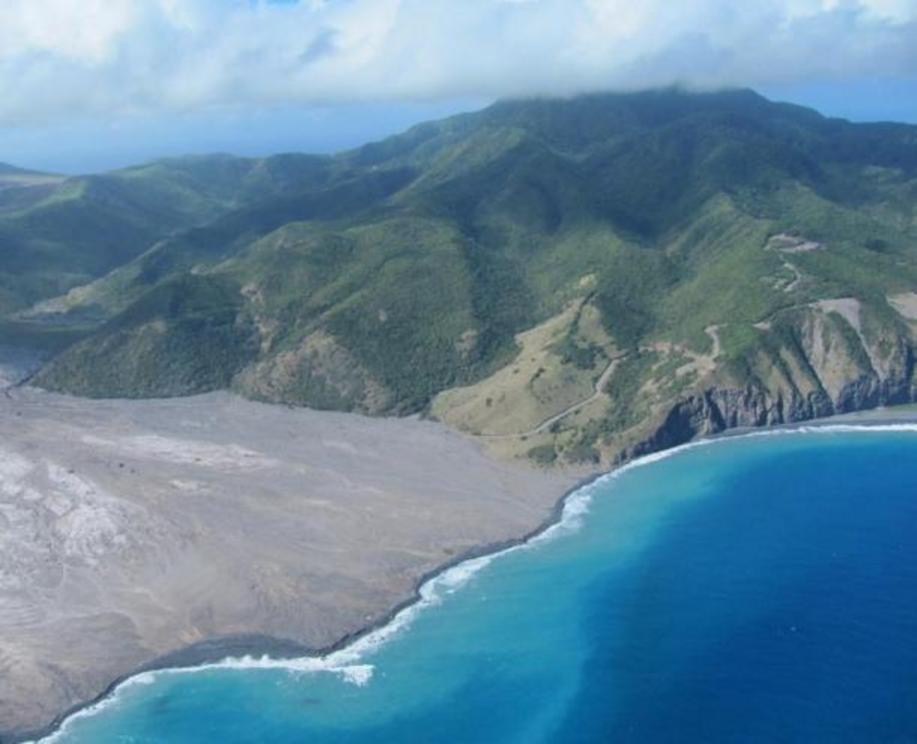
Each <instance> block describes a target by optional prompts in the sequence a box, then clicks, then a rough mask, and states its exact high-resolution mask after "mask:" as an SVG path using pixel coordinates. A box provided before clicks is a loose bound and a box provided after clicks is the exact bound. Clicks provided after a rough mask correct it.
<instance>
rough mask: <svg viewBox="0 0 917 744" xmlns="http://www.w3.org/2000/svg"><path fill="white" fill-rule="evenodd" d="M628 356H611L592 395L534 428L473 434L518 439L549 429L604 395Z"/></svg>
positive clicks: (490, 437)
mask: <svg viewBox="0 0 917 744" xmlns="http://www.w3.org/2000/svg"><path fill="white" fill-rule="evenodd" d="M628 356H630V352H626V353H624V354H619V355H618V356H616V357H613V358H612V359H611V361H610V362H609V363H608V366H607V367H605V369H604V371H603V372H602V374H601V375H599V378H598V379H597V380H596V381H595V385H594V386H593V393H592V395H590V396H589V397H588V398H583V400H581V401H578V402H577V403H574V404H573V405H571V406H567V407H566V408H565V409H564V410H562V411H561V412H560V413H555V414H554V415H553V416H550V417H549V418H546V419H545V420H544V421H542V422H541V423H540V424H538V425H537V426H536V427H535V428H533V429H529V430H528V431H519V432H514V433H512V434H477V435H475V436H477V438H478V439H520V438H522V437H531V436H535V435H536V434H543V433H544V432H546V431H547V430H548V429H550V428H551V426H552V425H553V424H555V423H557V422H558V421H560V420H561V419H564V418H566V417H567V416H569V415H570V414H573V413H576V412H577V411H579V410H580V409H582V408H584V407H585V406H587V405H589V404H590V403H591V402H592V401H594V400H595V399H596V398H598V397H599V396H600V395H604V390H605V386H606V385H607V384H608V381H609V380H610V379H611V376H612V375H613V374H614V371H615V369H616V368H617V366H618V363H619V362H621V361H622V360H623V359H626V358H627V357H628Z"/></svg>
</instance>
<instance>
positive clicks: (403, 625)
mask: <svg viewBox="0 0 917 744" xmlns="http://www.w3.org/2000/svg"><path fill="white" fill-rule="evenodd" d="M894 432H901V433H905V432H909V433H917V423H913V424H911V423H887V424H865V423H864V424H825V425H801V426H794V427H793V428H786V429H762V430H756V431H750V432H745V433H742V434H736V435H733V436H727V437H720V438H715V439H701V440H698V441H695V442H688V443H687V444H682V445H679V446H677V447H672V448H671V449H667V450H663V451H661V452H653V453H651V454H648V455H644V456H643V457H639V458H637V459H636V460H632V461H631V462H629V463H627V464H625V465H622V466H621V467H619V468H616V469H615V470H612V471H610V472H609V473H606V474H605V475H602V476H600V477H598V478H596V479H595V480H593V481H591V482H590V483H588V484H587V485H585V486H583V487H582V488H579V489H577V490H576V491H573V492H572V493H570V494H569V495H568V496H567V498H566V499H565V501H564V505H563V508H562V509H561V514H560V517H559V519H558V520H557V521H556V522H554V523H553V524H551V525H550V526H548V527H547V528H546V529H544V530H542V531H541V532H539V533H538V534H537V535H535V536H533V537H531V538H530V539H529V540H527V541H525V542H522V543H518V544H516V545H513V546H511V547H508V548H505V549H503V550H500V551H497V552H494V553H490V554H488V555H484V556H480V557H477V558H469V559H468V560H466V561H462V562H461V563H458V564H456V565H454V566H450V567H449V568H447V569H445V570H443V571H442V572H441V573H439V574H437V575H435V576H433V577H431V578H430V579H428V580H427V581H426V582H424V583H423V584H422V585H421V586H420V588H419V589H418V596H419V598H418V600H417V601H416V602H414V603H413V604H410V605H408V606H407V607H405V608H404V609H402V610H401V611H399V612H398V613H397V614H396V615H395V616H394V617H393V618H392V619H391V620H390V621H389V622H388V623H386V624H385V625H382V626H379V627H378V628H375V629H373V630H371V631H369V632H368V633H366V634H364V635H362V636H360V637H359V638H357V639H356V640H354V641H353V642H352V643H350V644H348V645H347V646H344V647H343V648H341V649H338V650H337V651H333V652H331V653H329V654H326V655H325V656H304V657H299V658H294V659H273V658H271V657H269V656H261V657H254V656H244V657H241V658H240V657H231V658H226V659H223V660H222V661H217V662H212V663H208V664H201V665H199V666H194V667H182V668H168V669H159V670H155V671H149V672H142V673H140V674H136V675H134V676H132V677H129V678H127V679H126V680H124V681H123V682H121V683H120V684H119V685H118V686H117V687H115V689H114V690H113V691H112V693H111V694H110V695H109V696H107V697H106V698H104V699H103V700H100V701H99V702H97V703H94V704H93V705H91V706H88V707H86V708H82V709H80V710H78V711H76V712H75V713H74V714H73V715H71V716H70V717H68V718H67V719H66V720H65V721H64V723H63V724H62V725H61V727H60V728H59V729H58V730H57V731H56V732H54V733H52V734H50V735H49V736H47V737H45V738H43V739H41V740H40V741H38V742H29V743H27V744H54V743H55V742H59V741H61V740H62V738H63V737H64V736H65V735H66V733H67V731H68V730H69V728H70V726H71V724H72V723H73V722H75V721H77V720H79V719H81V718H88V717H91V716H94V715H97V714H98V713H100V712H101V711H103V710H105V709H107V708H109V707H111V706H113V705H116V704H117V703H118V700H119V697H120V696H121V695H122V694H123V693H124V692H126V691H127V690H129V689H130V688H131V687H133V686H135V685H148V684H152V683H153V682H155V680H156V678H157V677H158V676H164V675H177V674H196V673H200V672H205V671H209V670H215V669H234V670H245V669H265V670H267V669H278V670H286V671H290V672H293V673H305V674H314V673H330V674H336V675H338V676H340V677H341V678H342V679H343V680H344V681H346V682H348V683H350V684H354V685H357V686H364V685H367V684H369V683H370V681H371V680H372V676H373V672H374V671H375V667H374V666H373V665H372V664H368V663H365V662H366V659H367V657H370V656H372V654H373V653H375V652H376V651H377V650H378V649H380V648H381V647H382V646H384V645H385V644H386V643H388V642H389V641H390V640H392V639H393V638H394V637H395V636H397V635H399V634H400V633H401V632H402V631H404V630H405V629H407V628H408V627H409V626H410V625H411V623H412V622H413V621H414V619H415V618H416V617H417V616H418V615H419V614H420V613H421V612H423V611H424V610H426V609H427V608H429V607H433V606H435V605H438V604H440V603H441V602H442V600H443V599H444V598H445V597H446V596H448V595H450V594H453V593H454V592H456V591H458V590H459V589H461V588H462V587H463V586H465V585H466V584H467V583H468V582H469V581H471V579H472V578H474V576H475V575H476V574H478V573H479V572H480V571H481V570H483V569H484V568H486V567H487V566H488V565H490V564H491V563H492V562H493V561H495V560H496V559H498V558H500V557H502V556H505V555H508V554H510V553H514V552H516V551H520V550H529V549H532V548H534V547H538V546H540V545H543V544H545V543H547V542H549V541H551V540H554V539H556V538H558V537H560V536H563V535H566V534H570V533H573V532H576V530H577V529H579V527H580V526H581V525H582V522H583V519H584V517H585V515H586V514H588V512H589V507H590V505H591V503H592V500H593V497H594V494H595V492H596V490H597V489H599V488H601V487H602V486H604V485H607V484H608V483H609V482H611V481H613V480H616V479H617V478H620V477H621V476H622V475H623V474H624V473H627V472H629V471H631V470H634V469H636V468H641V467H644V466H646V465H651V464H653V463H656V462H660V461H661V460H665V459H668V458H670V457H674V456H676V455H679V454H682V453H684V452H686V451H688V450H692V449H695V448H698V447H707V446H710V445H714V444H720V443H723V442H729V441H737V440H742V439H750V438H756V437H774V436H778V437H779V436H788V435H799V434H823V435H830V434H850V433H894Z"/></svg>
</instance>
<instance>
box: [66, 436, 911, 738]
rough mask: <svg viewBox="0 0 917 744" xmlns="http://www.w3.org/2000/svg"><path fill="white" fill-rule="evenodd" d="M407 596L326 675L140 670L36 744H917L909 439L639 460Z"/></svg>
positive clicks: (740, 446) (714, 450)
mask: <svg viewBox="0 0 917 744" xmlns="http://www.w3.org/2000/svg"><path fill="white" fill-rule="evenodd" d="M422 594H423V599H422V600H421V602H420V603H419V604H417V605H415V606H414V607H412V608H410V609H408V610H406V611H403V612H402V613H401V614H400V615H399V616H398V617H397V618H396V619H395V620H394V621H393V622H392V623H391V624H390V625H389V626H387V627H385V628H380V629H377V630H376V631H374V632H372V633H370V634H369V635H367V636H365V637H364V638H362V639H361V640H359V641H357V642H356V643H355V644H354V645H352V646H351V647H349V648H346V649H343V650H342V651H339V652H337V653H335V654H333V655H331V656H329V657H327V658H324V659H302V660H295V661H291V662H274V661H271V660H268V659H245V660H231V661H228V662H225V663H222V664H218V665H211V666H209V667H205V668H200V669H196V670H190V671H188V670H184V671H181V670H172V671H163V672H158V673H151V674H143V675H140V676H139V677H136V678H133V679H132V680H130V681H128V682H127V683H126V684H123V685H122V686H121V687H119V688H118V689H117V691H116V692H115V693H114V694H113V695H112V696H111V697H109V698H108V699H106V700H105V701H103V702H102V703H101V704H99V705H96V706H94V707H93V708H91V709H88V710H86V711H84V712H82V713H80V714H78V715H76V716H74V717H72V718H71V719H70V720H69V721H68V722H67V723H66V724H65V726H64V727H63V729H62V730H60V731H59V732H58V733H57V734H55V735H54V736H53V737H52V739H53V741H54V742H56V743H57V744H106V743H108V742H112V743H115V742H120V743H128V742H132V743H137V744H140V743H152V742H156V743H163V744H165V743H168V744H183V743H185V742H195V743H198V742H221V743H224V742H225V743H228V744H232V743H235V742H239V743H242V742H246V743H248V742H272V743H277V744H283V743H287V742H289V743H291V744H292V743H293V742H296V743H297V744H300V743H310V744H311V743H316V744H319V743H320V744H325V743H329V744H330V743H332V742H333V743H335V744H343V743H345V742H348V743H349V742H385V743H386V744H388V743H392V742H450V743H459V742H487V743H491V742H494V743H502V742H507V743H510V742H512V743H515V742H525V743H526V744H528V743H531V742H560V743H561V744H566V743H568V742H569V743H573V742H576V743H577V744H579V743H586V742H639V743H640V744H645V743H652V742H912V741H913V742H917V428H915V427H906V426H902V427H900V428H899V429H898V430H895V429H894V427H886V428H885V429H884V430H881V431H879V430H872V431H868V432H867V431H862V430H857V429H855V428H853V427H849V428H847V427H831V428H828V429H822V430H806V431H803V432H796V433H777V434H773V433H770V434H761V435H753V436H748V437H736V438H727V439H723V440H720V441H717V442H715V443H712V444H704V445H701V446H688V447H685V448H682V449H680V450H678V451H675V452H673V453H668V454H667V455H665V456H662V457H659V456H656V457H651V458H648V459H647V460H645V461H643V462H641V463H638V464H637V465H636V466H629V467H627V468H624V469H622V470H619V471H617V472H616V473H614V474H611V475H609V476H606V477H604V478H601V479H599V480H597V481H595V482H594V483H592V484H590V485H589V486H586V487H584V488H582V489H581V490H579V491H577V492H576V493H574V494H573V495H572V496H571V497H570V498H569V499H568V502H567V507H566V509H565V512H564V517H563V520H562V521H561V522H560V523H559V524H558V525H557V526H555V527H553V528H551V529H549V530H548V531H547V532H546V533H544V534H542V535H541V536H540V537H538V538H536V539H534V540H533V541H532V542H531V543H529V544H528V545H525V546H520V547H517V548H515V549H511V550H509V551H506V552H504V553H502V554H500V555H497V556H495V557H490V558H483V559H478V560H475V561H471V562H469V563H466V564H462V565H460V566H457V567H454V568H452V569H450V570H448V571H446V572H445V573H444V574H442V575H440V576H439V577H437V578H436V579H434V580H432V581H431V582H429V583H428V584H427V585H425V586H424V587H423V592H422ZM49 741H50V740H49Z"/></svg>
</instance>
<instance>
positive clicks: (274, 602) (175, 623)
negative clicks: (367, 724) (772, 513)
mask: <svg viewBox="0 0 917 744" xmlns="http://www.w3.org/2000/svg"><path fill="white" fill-rule="evenodd" d="M7 392H8V395H7V396H5V397H4V398H3V399H2V400H0V450H2V452H0V523H2V525H3V529H2V532H0V534H2V537H0V669H2V674H0V731H2V740H3V741H7V740H18V739H22V738H31V737H34V736H35V735H36V734H40V733H41V732H42V731H46V730H48V729H49V727H53V725H54V724H55V722H56V721H58V720H60V718H61V717H62V716H63V715H65V714H66V713H67V712H68V711H71V710H73V709H75V708H77V707H79V706H82V705H85V704H86V703H89V702H91V701H92V700H94V699H96V698H98V697H99V696H100V695H103V694H104V693H105V691H106V690H108V689H110V688H111V686H112V685H113V684H114V683H116V682H117V681H118V680H120V679H123V678H124V677H125V676H127V675H129V674H131V673H133V672H135V671H137V670H140V669H143V668H147V667H150V666H151V665H152V666H174V665H187V664H196V663H201V662H203V661H214V660H217V659H221V658H224V657H226V656H239V655H244V654H249V653H252V654H259V655H260V654H265V653H268V654H271V655H272V656H301V655H303V654H304V653H306V652H308V651H311V652H315V651H318V650H322V649H329V648H332V647H335V646H338V645H340V644H341V643H343V642H345V641H346V640H347V639H349V638H352V637H353V636H354V634H358V633H360V632H361V631H363V630H364V629H366V628H367V627H372V626H375V625H378V624H380V623H381V622H384V621H385V620H386V619H387V618H389V617H391V616H392V614H393V613H394V612H395V611H397V609H398V608H400V607H402V606H404V605H405V604H407V603H409V602H411V601H412V599H413V598H414V597H415V592H416V590H417V587H418V585H419V584H421V583H422V582H423V581H424V579H425V578H426V577H428V576H430V575H432V574H433V573H435V572H436V571H438V570H440V569H442V568H443V567H444V566H446V565H449V564H453V563H455V562H457V561H459V560H461V559H462V558H463V557H466V556H468V555H473V554H477V553H481V552H487V551H491V550H493V549H495V548H497V547H499V546H503V545H506V544H509V543H510V542H513V541H516V540H519V539H520V538H522V537H524V536H526V535H528V534H530V533H532V532H533V531H535V530H537V529H538V528H539V527H540V526H541V525H543V524H545V523H547V522H550V521H551V519H552V516H553V514H554V510H555V508H556V506H557V503H558V499H559V497H560V496H561V495H562V494H563V493H565V492H566V491H568V490H570V488H571V487H573V486H574V485H575V484H576V483H577V482H578V480H579V479H580V478H581V477H582V475H583V474H582V473H571V472H563V473H551V472H545V471H540V470H537V469H535V468H532V467H527V466H522V465H513V464H506V463H499V462H496V461H494V460H492V459H490V458H488V457H486V456H485V455H483V454H482V453H481V451H480V450H479V448H478V446H477V445H476V444H475V443H473V442H471V441H470V440H468V439H466V438H464V437H462V436H461V435H458V434H455V433H454V432H451V431H450V430H448V429H447V428H445V427H444V426H442V425H440V424H437V423H434V422H429V421H422V420H419V419H417V418H412V419H371V418H365V417H360V416H353V415H348V414H340V413H324V412H316V411H309V410H303V409H296V410H293V409H289V408H286V407H280V406H269V405H263V404H259V403H253V402H249V401H244V400H242V399H239V398H236V397H234V396H232V395H230V394H225V393H215V394H210V395H204V396H198V397H194V398H184V399H167V400H155V401H120V400H119V401H88V400H81V399H76V398H69V397H65V396H58V395H53V394H48V393H44V392H41V391H37V390H32V389H29V388H20V389H14V390H10V391H7Z"/></svg>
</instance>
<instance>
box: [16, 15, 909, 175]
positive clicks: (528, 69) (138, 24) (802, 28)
mask: <svg viewBox="0 0 917 744" xmlns="http://www.w3.org/2000/svg"><path fill="white" fill-rule="evenodd" d="M673 84H677V85H681V86H684V87H687V88H696V89H703V90H710V89H717V88H722V87H752V88H755V89H757V90H759V91H760V92H762V93H764V94H765V95H767V96H769V97H771V98H775V99H779V100H789V101H793V102H797V103H802V104H805V105H810V106H813V107H815V108H818V109H819V110H821V111H822V112H823V113H825V114H828V115H832V116H843V117H846V118H850V119H854V120H858V121H866V120H899V121H909V122H915V123H917V0H742V2H736V0H282V1H281V0H0V90H2V91H3V95H2V97H0V161H6V162H13V163H16V164H19V165H23V166H28V167H34V168H40V169H45V170H53V171H60V172H89V171H97V170H104V169H107V168H113V167H118V166H123V165H127V164H130V163H135V162H140V161H144V160H148V159H151V158H155V157H162V156H168V155H179V154H187V153H200V152H232V153H237V154H244V155H261V154H267V153H271V152H285V151H291V150H299V151H310V152H330V151H334V150H338V149H342V148H346V147H352V146H355V145H358V144H361V143H363V142H365V141H369V140H372V139H377V138H380V137H383V136H386V135H388V134H392V133H394V132H397V131H400V130H402V129H404V128H406V127H407V126H409V125H411V124H413V123H416V122H418V121H422V120H426V119H431V118H438V117H441V116H445V115H448V114H451V113H455V112H458V111H463V110H470V109H475V108H479V107H481V106H483V105H486V104H487V103H489V102H490V101H493V100H495V99H498V98H502V97H522V96H542V95H555V96H569V95H575V94H577V93H582V92H587V91H588V92H591V91H599V90H612V91H629V90H639V89H645V88H648V87H659V86H668V85H673Z"/></svg>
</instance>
